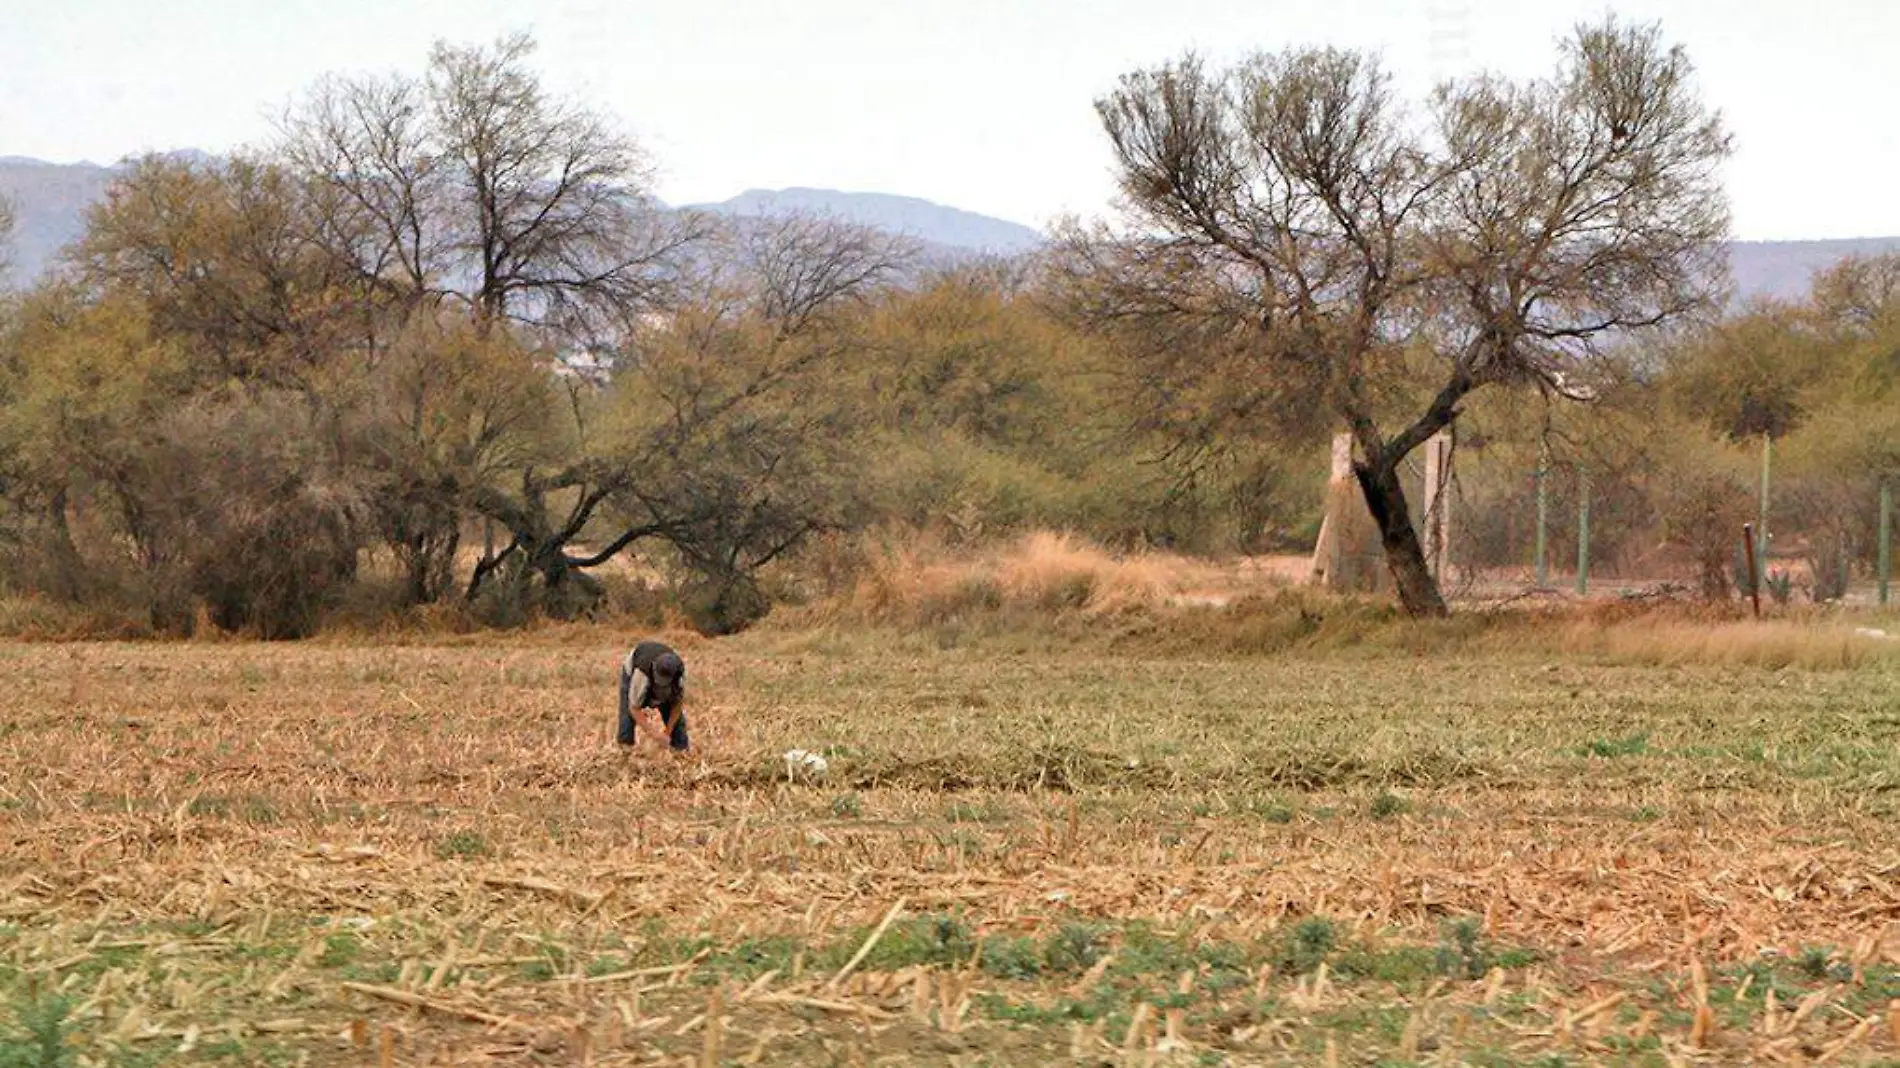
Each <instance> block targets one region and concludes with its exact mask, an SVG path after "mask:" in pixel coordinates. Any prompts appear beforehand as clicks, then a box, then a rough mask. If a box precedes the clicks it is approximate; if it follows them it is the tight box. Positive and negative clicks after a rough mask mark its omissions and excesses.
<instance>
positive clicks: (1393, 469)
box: [1352, 458, 1450, 617]
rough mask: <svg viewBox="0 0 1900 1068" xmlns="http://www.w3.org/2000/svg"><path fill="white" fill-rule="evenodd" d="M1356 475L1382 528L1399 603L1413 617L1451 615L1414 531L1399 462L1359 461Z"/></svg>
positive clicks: (1361, 489) (1422, 546)
mask: <svg viewBox="0 0 1900 1068" xmlns="http://www.w3.org/2000/svg"><path fill="white" fill-rule="evenodd" d="M1352 473H1353V475H1354V476H1355V477H1357V478H1358V479H1359V489H1360V491H1361V492H1363V493H1364V494H1365V497H1366V510H1367V511H1369V512H1371V513H1372V519H1373V522H1375V523H1377V524H1378V526H1379V544H1380V547H1381V548H1383V549H1384V550H1385V563H1386V567H1387V568H1388V569H1390V570H1391V572H1392V584H1393V586H1394V587H1395V588H1396V589H1397V590H1398V594H1399V604H1400V605H1402V606H1403V607H1404V608H1405V612H1406V614H1407V615H1410V616H1415V617H1417V616H1427V617H1438V616H1445V615H1449V614H1450V611H1449V610H1448V609H1447V608H1446V607H1445V598H1444V596H1443V595H1442V594H1440V593H1439V592H1438V583H1437V581H1436V580H1434V579H1433V578H1432V571H1431V568H1430V567H1428V566H1426V563H1425V546H1424V543H1422V542H1420V541H1419V539H1418V531H1416V530H1414V529H1413V528H1412V512H1411V508H1410V506H1409V505H1408V504H1407V503H1406V500H1405V485H1404V483H1403V482H1401V481H1400V479H1399V465H1398V462H1397V461H1396V460H1394V461H1391V462H1386V461H1385V460H1384V459H1383V458H1381V459H1379V460H1375V461H1373V462H1371V463H1363V462H1355V463H1354V464H1353V465H1352Z"/></svg>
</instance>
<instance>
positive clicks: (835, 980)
mask: <svg viewBox="0 0 1900 1068" xmlns="http://www.w3.org/2000/svg"><path fill="white" fill-rule="evenodd" d="M905 900H906V899H905V898H902V897H900V898H898V899H897V903H896V904H895V905H892V906H891V911H889V912H887V913H885V914H884V919H883V920H881V921H879V923H878V925H877V929H876V930H874V931H872V932H871V936H870V937H869V938H866V939H865V940H864V944H863V945H861V946H859V947H858V951H857V952H856V953H854V954H852V955H851V959H850V960H848V961H845V962H844V967H842V968H839V969H838V974H837V975H834V976H832V977H831V982H829V983H827V984H825V989H827V990H836V989H838V984H840V983H842V982H844V979H845V976H847V975H850V974H851V971H852V969H854V968H856V967H857V966H858V965H859V964H862V963H863V962H864V958H865V957H868V956H870V954H871V949H872V947H874V946H876V945H877V940H878V939H880V938H883V937H884V932H885V931H887V930H889V929H890V926H891V923H892V921H894V920H896V919H897V914H898V913H900V912H902V911H904V902H905Z"/></svg>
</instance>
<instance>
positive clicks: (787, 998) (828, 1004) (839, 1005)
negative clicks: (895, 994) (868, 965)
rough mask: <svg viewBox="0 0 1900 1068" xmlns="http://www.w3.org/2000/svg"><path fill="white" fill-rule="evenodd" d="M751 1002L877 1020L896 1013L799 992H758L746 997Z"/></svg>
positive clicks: (890, 1018) (893, 1015)
mask: <svg viewBox="0 0 1900 1068" xmlns="http://www.w3.org/2000/svg"><path fill="white" fill-rule="evenodd" d="M747 1000H748V1001H749V1002H750V1003H751V1004H754V1005H759V1004H765V1005H802V1006H804V1007H805V1008H808V1009H823V1010H824V1011H826V1012H838V1013H845V1014H847V1015H851V1016H856V1015H858V1014H859V1013H863V1014H864V1015H866V1016H871V1017H875V1018H877V1019H879V1020H895V1019H897V1014H896V1013H894V1012H890V1011H888V1010H886V1009H880V1008H878V1007H876V1006H874V1005H864V1004H860V1003H858V1002H852V1001H833V1000H830V999H828V998H813V997H805V996H803V995H800V994H760V995H758V996H756V997H752V998H749V999H747Z"/></svg>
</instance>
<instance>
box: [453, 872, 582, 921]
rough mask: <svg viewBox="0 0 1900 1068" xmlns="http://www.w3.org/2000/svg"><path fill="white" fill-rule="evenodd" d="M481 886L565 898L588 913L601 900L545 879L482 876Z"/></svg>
mask: <svg viewBox="0 0 1900 1068" xmlns="http://www.w3.org/2000/svg"><path fill="white" fill-rule="evenodd" d="M482 885H483V886H493V887H497V888H500V889H505V890H532V891H535V892H536V893H542V894H549V895H552V896H554V897H560V898H566V899H567V900H569V901H573V902H575V903H577V904H581V905H585V906H587V908H588V911H590V912H591V911H592V910H593V909H594V907H595V906H596V905H597V904H599V903H600V901H601V898H602V895H600V894H590V893H587V892H585V891H582V890H575V889H573V888H571V887H566V886H562V885H560V884H559V883H551V882H548V881H547V880H545V879H533V878H512V877H509V876H502V875H484V876H482Z"/></svg>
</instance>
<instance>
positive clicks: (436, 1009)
mask: <svg viewBox="0 0 1900 1068" xmlns="http://www.w3.org/2000/svg"><path fill="white" fill-rule="evenodd" d="M343 989H345V990H349V991H353V992H355V993H358V994H364V995H367V996H369V997H373V998H380V999H382V1000H383V1001H392V1002H395V1003H396V1004H398V1005H407V1006H409V1007H410V1008H412V1009H426V1010H428V1011H429V1012H433V1013H437V1014H439V1015H442V1016H454V1017H456V1018H458V1019H462V1020H470V1021H473V1022H475V1023H480V1024H487V1025H488V1026H490V1027H504V1028H507V1029H509V1030H511V1031H527V1030H530V1028H529V1027H528V1025H527V1024H524V1023H522V1022H520V1021H519V1020H515V1019H511V1018H509V1017H507V1016H497V1015H495V1014H494V1013H492V1012H483V1011H482V1010H480V1009H473V1008H469V1007H467V1006H464V1005H452V1004H449V1003H448V1002H446V1001H436V1000H433V999H431V998H425V997H423V996H422V995H420V994H411V993H410V992H409V991H407V990H397V989H395V988H393V987H387V986H370V985H369V984H367V983H344V984H343Z"/></svg>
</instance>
